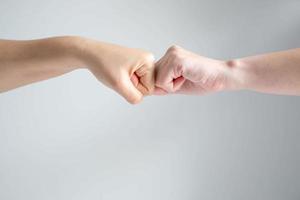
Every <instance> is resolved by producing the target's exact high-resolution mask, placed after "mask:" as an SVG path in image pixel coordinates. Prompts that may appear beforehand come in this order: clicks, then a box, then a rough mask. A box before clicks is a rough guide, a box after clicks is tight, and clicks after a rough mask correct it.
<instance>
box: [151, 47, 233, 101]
mask: <svg viewBox="0 0 300 200" xmlns="http://www.w3.org/2000/svg"><path fill="white" fill-rule="evenodd" d="M227 66H228V65H227V64H226V62H223V61H219V60H214V59H210V58H206V57H202V56H199V55H197V54H194V53H192V52H189V51H187V50H185V49H183V48H181V47H179V46H172V47H170V48H169V49H168V50H167V52H166V54H165V55H164V56H163V57H162V58H161V59H160V60H159V61H158V62H157V63H156V83H155V85H156V88H155V94H157V95H160V94H168V93H179V94H200V95H201V94H206V93H210V92H216V91H221V90H224V89H226V88H227V87H229V85H230V81H231V70H230V67H227Z"/></svg>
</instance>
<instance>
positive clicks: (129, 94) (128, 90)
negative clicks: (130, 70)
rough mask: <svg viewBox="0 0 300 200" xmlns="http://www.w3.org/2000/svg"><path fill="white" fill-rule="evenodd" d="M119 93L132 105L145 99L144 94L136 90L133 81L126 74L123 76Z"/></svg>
mask: <svg viewBox="0 0 300 200" xmlns="http://www.w3.org/2000/svg"><path fill="white" fill-rule="evenodd" d="M118 93H119V94H120V95H122V96H123V97H124V98H125V99H126V100H127V101H128V102H129V103H131V104H137V103H139V102H141V101H142V99H143V94H142V93H141V92H140V91H139V90H138V89H137V88H136V86H135V85H134V83H133V81H132V80H131V79H130V77H129V75H128V74H126V73H124V74H123V75H122V78H121V84H120V85H119V89H118Z"/></svg>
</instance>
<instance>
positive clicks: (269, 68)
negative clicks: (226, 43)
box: [226, 49, 300, 95]
mask: <svg viewBox="0 0 300 200" xmlns="http://www.w3.org/2000/svg"><path fill="white" fill-rule="evenodd" d="M226 65H227V68H231V69H230V70H231V72H232V73H233V77H234V79H235V85H234V86H233V88H234V89H248V90H254V91H258V92H265V93H274V94H287V95H300V49H293V50H288V51H282V52H275V53H270V54H264V55H258V56H252V57H246V58H241V59H236V60H232V61H229V62H227V63H226Z"/></svg>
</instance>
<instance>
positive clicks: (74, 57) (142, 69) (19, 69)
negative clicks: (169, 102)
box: [0, 36, 154, 103]
mask: <svg viewBox="0 0 300 200" xmlns="http://www.w3.org/2000/svg"><path fill="white" fill-rule="evenodd" d="M82 67H87V69H88V70H90V71H91V72H92V73H93V74H94V75H95V76H96V77H97V79H98V80H99V81H101V82H102V83H104V84H105V85H106V86H108V87H110V88H112V89H114V90H115V91H117V92H118V93H119V94H120V95H122V96H123V97H124V98H125V99H126V100H128V101H129V102H130V103H137V102H139V101H140V100H141V99H142V96H143V95H147V94H148V93H150V92H151V90H152V89H153V85H154V79H153V76H152V71H153V56H152V54H150V53H148V52H146V51H143V50H140V49H132V48H127V47H121V46H118V45H113V44H108V43H103V42H99V41H95V40H91V39H86V38H81V37H72V36H68V37H55V38H47V39H40V40H31V41H11V40H0V92H5V91H8V90H11V89H14V88H17V87H20V86H23V85H27V84H30V83H34V82H37V81H41V80H46V79H49V78H52V77H56V76H59V75H62V74H65V73H68V72H70V71H72V70H75V69H78V68H82Z"/></svg>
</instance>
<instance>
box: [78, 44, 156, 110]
mask: <svg viewBox="0 0 300 200" xmlns="http://www.w3.org/2000/svg"><path fill="white" fill-rule="evenodd" d="M82 54H83V55H84V56H83V57H84V59H83V60H84V62H85V64H86V65H87V66H88V69H89V70H90V71H91V72H92V73H93V74H94V75H95V77H96V78H97V79H98V80H99V81H101V82H102V83H103V84H105V85H106V86H108V87H110V88H111V89H113V90H115V91H116V92H117V93H119V94H120V95H121V96H123V97H124V98H125V99H126V100H127V101H128V102H129V103H131V104H136V103H139V102H140V101H141V100H142V98H143V96H145V95H149V94H151V93H153V90H154V78H155V77H154V57H153V55H152V54H151V53H149V52H147V51H144V50H141V49H133V48H128V47H123V46H119V45H114V44H108V43H103V42H98V41H94V40H88V41H85V44H84V48H83V53H82Z"/></svg>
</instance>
